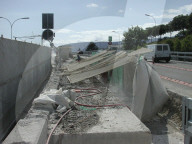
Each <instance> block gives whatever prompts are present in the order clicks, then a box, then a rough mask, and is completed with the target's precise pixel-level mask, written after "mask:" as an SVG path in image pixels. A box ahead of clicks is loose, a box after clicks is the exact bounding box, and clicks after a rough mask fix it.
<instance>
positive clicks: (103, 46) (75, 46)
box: [61, 42, 118, 52]
mask: <svg viewBox="0 0 192 144" xmlns="http://www.w3.org/2000/svg"><path fill="white" fill-rule="evenodd" d="M89 43H90V42H80V43H71V44H66V45H70V46H71V48H72V50H71V51H72V52H76V51H78V50H79V49H80V50H82V51H85V50H86V48H87V46H88V44H89ZM94 43H95V44H96V45H97V47H98V48H99V49H107V48H108V42H94ZM112 44H113V45H118V42H113V43H112ZM66 45H61V46H66Z"/></svg>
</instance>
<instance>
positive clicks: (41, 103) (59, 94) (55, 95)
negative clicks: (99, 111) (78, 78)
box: [33, 88, 78, 112]
mask: <svg viewBox="0 0 192 144" xmlns="http://www.w3.org/2000/svg"><path fill="white" fill-rule="evenodd" d="M77 96H78V94H77V93H76V92H75V91H74V90H73V89H72V90H65V91H62V89H61V88H60V89H59V90H56V89H51V90H49V91H45V92H44V93H42V94H40V96H39V97H38V98H36V99H34V101H33V108H34V109H45V110H49V111H50V112H53V111H55V110H57V111H58V112H65V111H66V110H67V109H69V108H72V107H73V106H74V101H75V99H76V98H77Z"/></svg>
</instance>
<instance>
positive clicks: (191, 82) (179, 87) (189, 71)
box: [149, 61, 192, 98]
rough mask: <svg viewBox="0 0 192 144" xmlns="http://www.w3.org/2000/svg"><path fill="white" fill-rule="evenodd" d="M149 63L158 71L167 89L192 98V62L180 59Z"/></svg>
mask: <svg viewBox="0 0 192 144" xmlns="http://www.w3.org/2000/svg"><path fill="white" fill-rule="evenodd" d="M149 63H150V64H151V65H152V67H153V68H154V69H155V70H156V71H157V72H158V73H159V75H160V77H161V79H162V82H163V84H164V85H165V87H166V88H167V89H169V90H171V91H174V92H176V93H178V94H180V95H183V96H187V97H191V98H192V63H190V62H181V61H170V62H169V63H165V62H164V61H162V62H161V61H160V62H159V63H155V64H152V63H151V62H149Z"/></svg>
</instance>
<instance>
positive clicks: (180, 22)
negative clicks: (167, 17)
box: [170, 15, 188, 31]
mask: <svg viewBox="0 0 192 144" xmlns="http://www.w3.org/2000/svg"><path fill="white" fill-rule="evenodd" d="M187 19H188V16H187V15H186V16H184V15H178V16H176V17H174V18H173V20H172V21H171V23H170V24H171V26H172V28H173V30H174V31H180V30H182V31H184V30H185V29H186V28H187V27H188V26H187V25H188V22H187Z"/></svg>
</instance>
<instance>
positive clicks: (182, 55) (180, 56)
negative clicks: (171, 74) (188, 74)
mask: <svg viewBox="0 0 192 144" xmlns="http://www.w3.org/2000/svg"><path fill="white" fill-rule="evenodd" d="M171 59H174V60H181V61H192V52H175V51H174V52H171Z"/></svg>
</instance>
